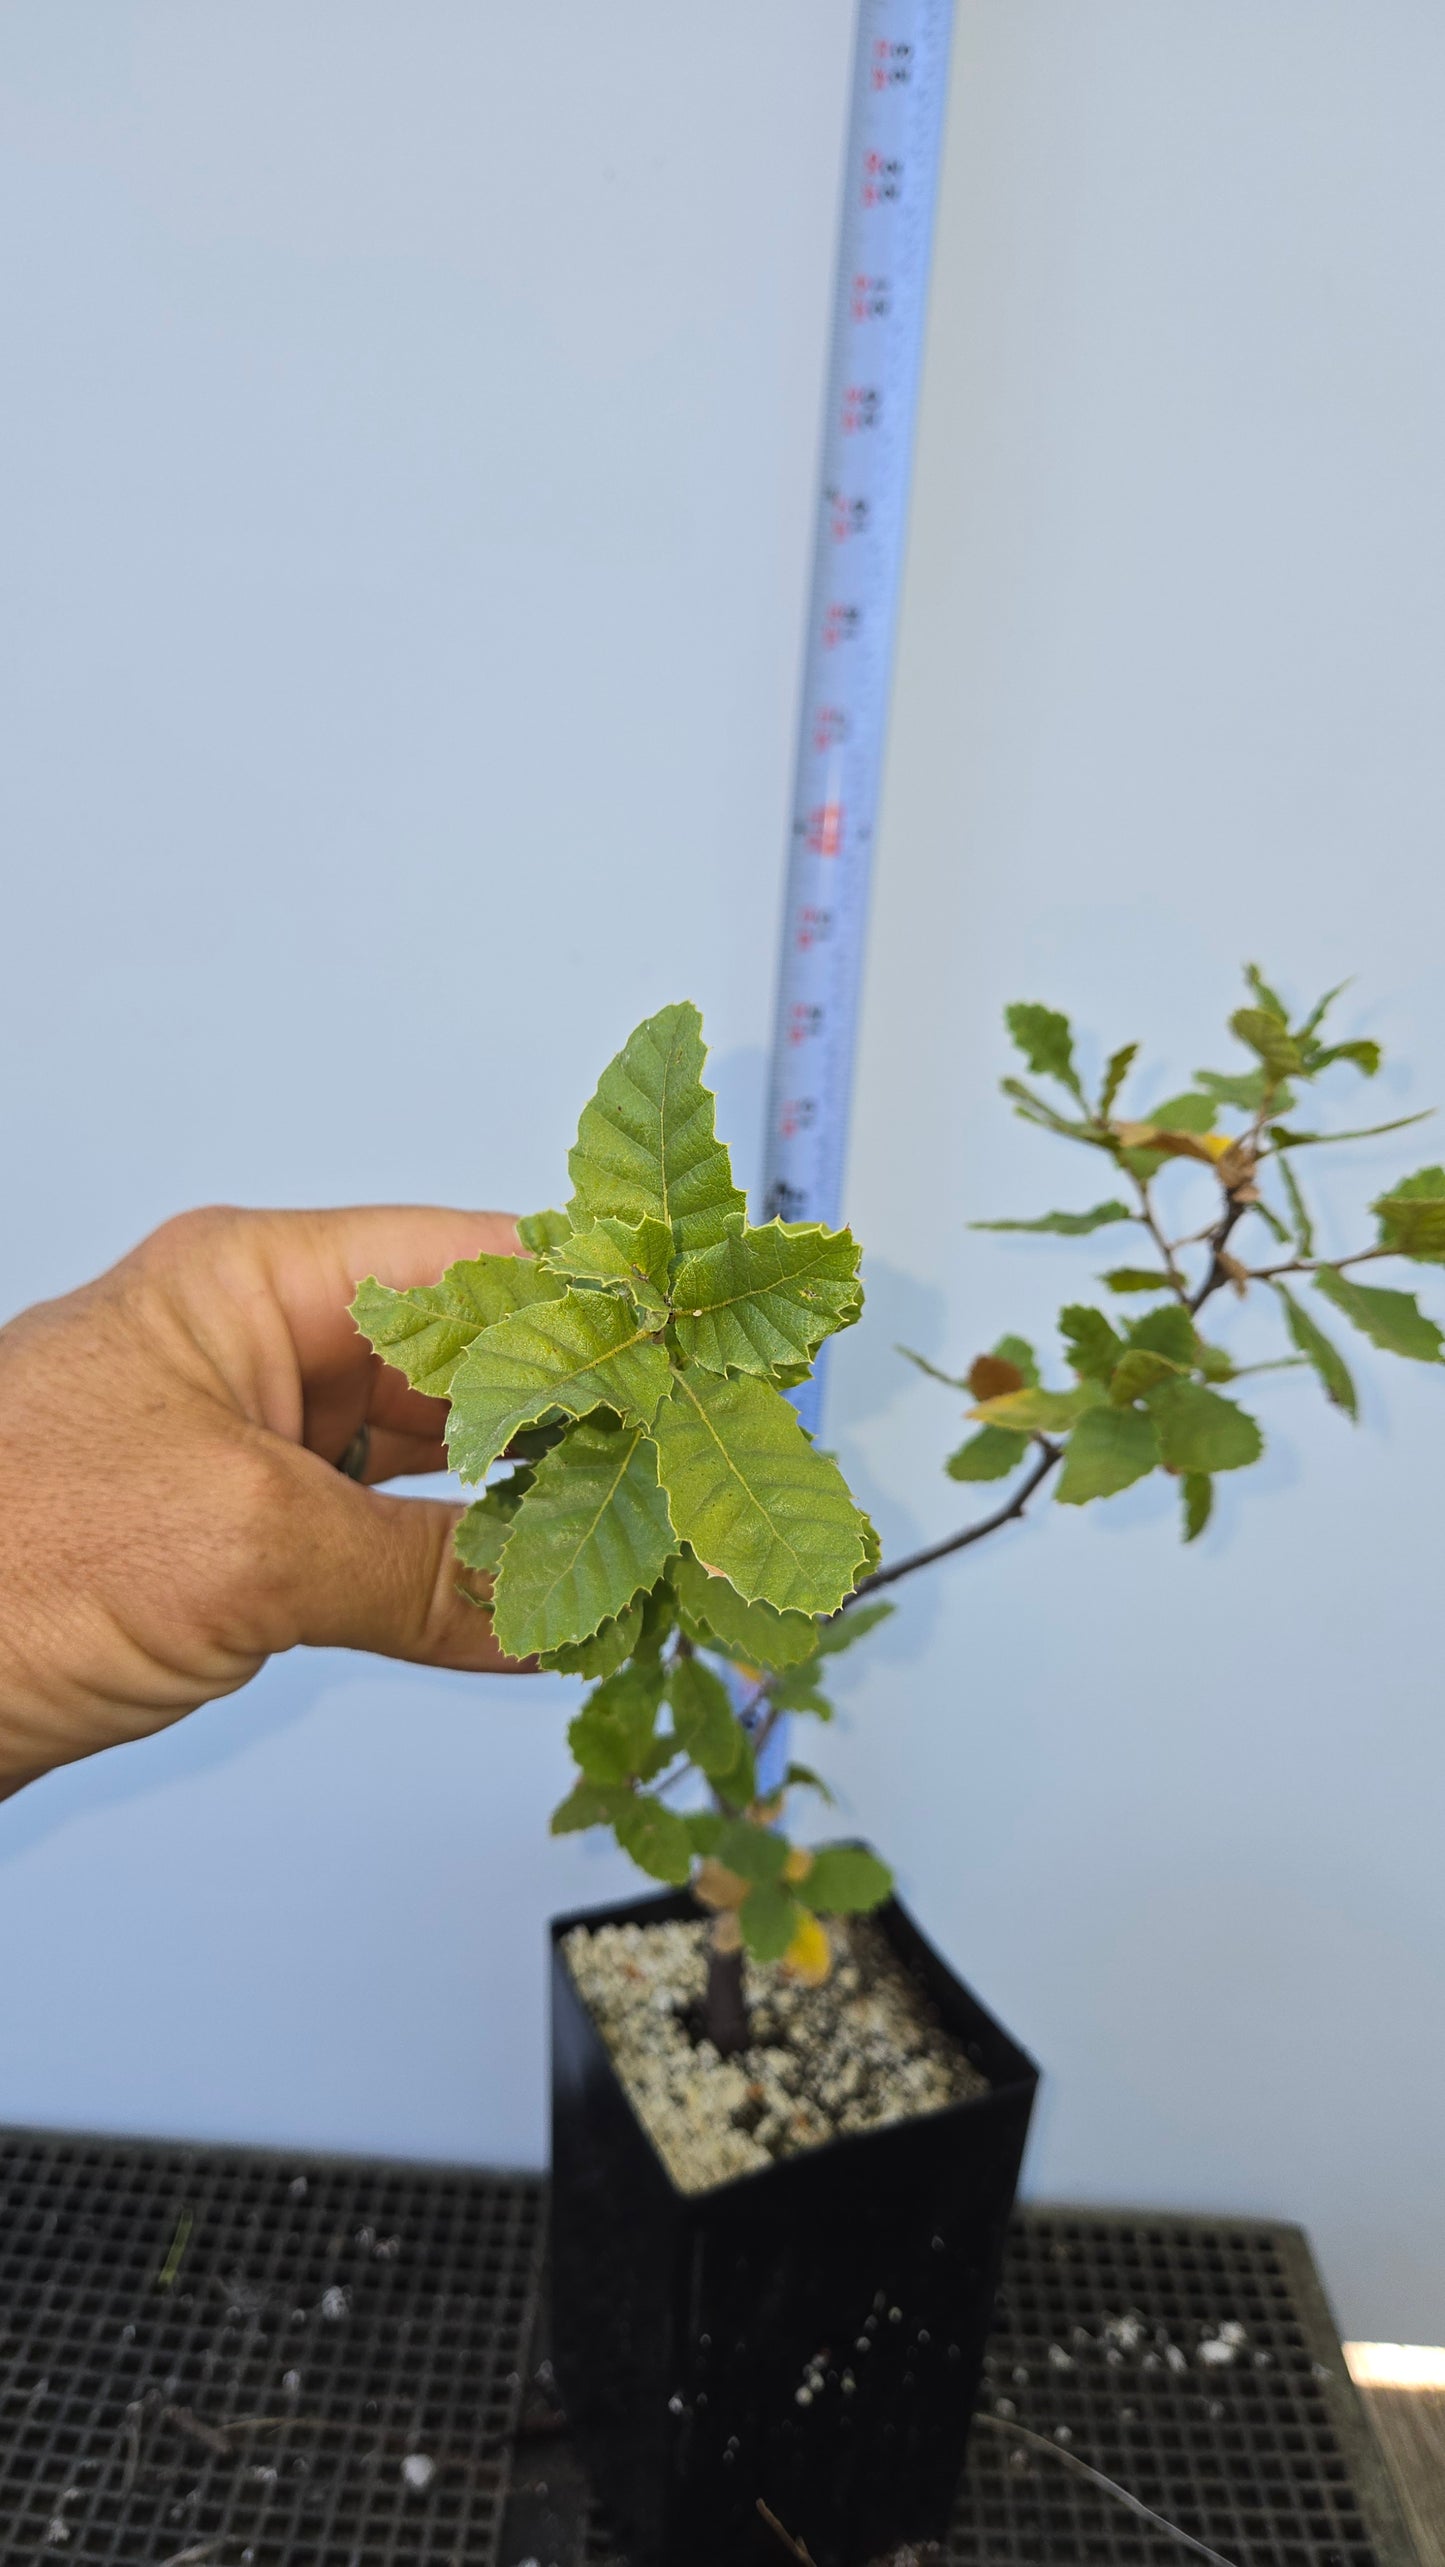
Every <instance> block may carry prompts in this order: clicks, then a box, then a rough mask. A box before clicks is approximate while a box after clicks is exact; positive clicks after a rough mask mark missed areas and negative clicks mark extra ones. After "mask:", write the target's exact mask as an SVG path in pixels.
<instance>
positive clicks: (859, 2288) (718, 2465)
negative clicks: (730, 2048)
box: [552, 1892, 1038, 2567]
mask: <svg viewBox="0 0 1445 2567" xmlns="http://www.w3.org/2000/svg"><path fill="white" fill-rule="evenodd" d="M696 1913H697V1911H696V1909H695V1908H694V1906H693V1903H692V1901H691V1899H690V1898H689V1897H688V1896H687V1894H686V1892H681V1893H664V1894H663V1895H662V1896H661V1897H655V1898H647V1899H642V1900H639V1901H637V1902H635V1903H633V1904H630V1905H627V1906H622V1907H612V1908H600V1909H594V1910H592V1911H590V1912H588V1913H584V1914H582V1915H578V1916H568V1917H561V1918H558V1919H556V1920H555V1921H554V1923H553V1926H552V1944H553V1950H552V2295H553V2296H552V2355H553V2361H554V2364H555V2367H556V2373H557V2380H558V2386H559V2388H560V2391H561V2395H562V2400H563V2403H564V2405H565V2407H566V2410H567V2414H568V2417H569V2420H570V2422H571V2424H572V2427H573V2429H574V2431H575V2433H576V2435H577V2438H578V2441H579V2444H580V2446H581V2450H582V2454H583V2457H584V2460H585V2461H586V2464H587V2467H588V2471H589V2474H590V2477H591V2480H592V2484H593V2487H594V2489H595V2491H596V2493H597V2495H598V2497H599V2499H600V2501H601V2502H602V2504H603V2505H604V2506H605V2507H606V2509H607V2511H608V2512H609V2514H610V2515H611V2516H612V2519H613V2522H614V2525H615V2528H616V2530H617V2532H618V2534H619V2536H620V2538H621V2540H622V2542H623V2545H624V2547H625V2549H626V2552H627V2556H628V2560H629V2567H682V2562H684V2561H685V2562H687V2567H754V2562H756V2567H764V2562H768V2561H771V2562H772V2567H779V2562H780V2561H781V2560H782V2559H783V2558H784V2557H785V2556H786V2550H785V2547H784V2545H783V2543H782V2541H781V2540H780V2538H779V2536H778V2532H777V2531H776V2530H775V2529H773V2528H772V2527H770V2525H769V2522H768V2519H767V2516H768V2514H771V2515H772V2516H773V2517H774V2520H775V2522H776V2523H777V2524H780V2525H782V2526H783V2528H784V2530H785V2531H786V2532H787V2533H788V2534H789V2535H791V2537H792V2539H793V2540H794V2541H795V2542H801V2543H802V2544H803V2545H804V2546H805V2547H806V2549H807V2550H808V2552H809V2554H810V2555H811V2557H812V2558H813V2560H814V2561H815V2562H816V2567H865V2562H867V2561H869V2560H872V2559H874V2558H876V2557H878V2556H880V2555H881V2554H883V2553H886V2552H887V2551H888V2550H890V2549H892V2548H894V2547H896V2546H897V2545H898V2544H899V2543H900V2542H902V2541H907V2540H914V2541H921V2540H931V2539H938V2538H940V2537H941V2536H942V2533H943V2530H944V2527H945V2525H946V2522H947V2519H948V2513H949V2507H950V2504H951V2501H952V2497H953V2494H954V2490H955V2488H956V2486H957V2484H958V2479H959V2476H960V2473H961V2471H962V2467H963V2459H964V2450H965V2445H966V2443H967V2439H968V2428H969V2420H970V2416H971V2413H972V2408H973V2401H974V2395H975V2392H976V2389H977V2385H978V2376H979V2369H980V2365H981V2362H982V2359H983V2349H984V2343H985V2339H986V2337H987V2334H988V2328H989V2318H990V2312H991V2309H992V2304H993V2296H994V2290H995V2286H996V2282H997V2278H998V2269H999V2261H1000V2257H1001V2253H1002V2249H1003V2240H1004V2231H1005V2228H1006V2226H1007V2222H1008V2218H1009V2213H1010V2211H1011V2209H1012V2206H1013V2198H1014V2188H1015V2185H1016V2183H1017V2180H1018V2171H1019V2164H1020V2160H1021V2158H1022V2156H1023V2149H1024V2141H1025V2138H1026V2136H1027V2133H1028V2125H1029V2115H1030V2112H1031V2110H1032V2108H1033V2100H1034V2094H1035V2090H1036V2088H1037V2085H1038V2070H1037V2069H1036V2068H1035V2066H1034V2064H1033V2062H1032V2060H1031V2059H1029V2058H1027V2057H1026V2055H1025V2054H1024V2052H1023V2051H1022V2050H1020V2048H1019V2047H1018V2045H1017V2043H1016V2042H1014V2041H1012V2040H1011V2039H1010V2037H1009V2035H1008V2034H1007V2033H1006V2032H1005V2031H1004V2030H1003V2029H1002V2027H1001V2026H1000V2025H999V2024H997V2023H996V2022H995V2021H994V2019H993V2017H992V2016H991V2015H989V2014H987V2013H986V2012H985V2010H984V2008H983V2007H982V2006H981V2005H980V2004H979V2002H978V2000H977V1998H976V1997H974V1996H972V1995H971V1994H970V1992H969V1990H968V1989H967V1988H965V1987H964V1986H962V1985H961V1983H960V1982H959V1981H958V1980H957V1979H956V1978H955V1977H954V1976H953V1973H952V1972H951V1970H949V1968H948V1967H947V1965H946V1964H945V1963H944V1962H943V1961H942V1960H941V1959H940V1958H939V1956H938V1954H937V1953H936V1952H935V1951H933V1950H932V1948H931V1946H930V1945H929V1944H928V1943H926V1942H925V1940H924V1938H923V1936H922V1935H921V1934H920V1933H919V1931H918V1928H917V1927H916V1925H914V1924H913V1922H912V1920H911V1918H909V1917H908V1916H907V1915H906V1914H905V1912H904V1910H903V1909H902V1908H901V1907H900V1906H899V1905H898V1904H897V1903H896V1902H891V1903H890V1904H889V1905H888V1906H887V1907H886V1908H883V1909H881V1910H880V1911H879V1916H878V1922H879V1923H880V1924H881V1925H882V1927H883V1930H884V1932H885V1933H886V1934H887V1936H888V1939H889V1942H890V1943H891V1944H892V1946H893V1949H894V1951H895V1952H896V1953H897V1954H898V1955H899V1957H900V1958H901V1959H902V1960H903V1961H904V1962H905V1963H906V1964H907V1966H908V1967H909V1968H910V1969H911V1970H912V1971H913V1972H914V1974H915V1976H916V1977H917V1978H918V1980H919V1981H920V1982H921V1984H922V1985H923V1987H924V1988H925V1989H926V1990H927V1992H928V1994H929V1996H930V1997H931V1998H932V2000H933V2002H934V2004H935V2005H936V2006H937V2008H938V2011H939V2013H940V2015H941V2016H942V2018H943V2020H944V2022H945V2023H946V2024H947V2025H948V2026H949V2028H950V2030H951V2031H952V2032H953V2033H954V2034H955V2035H956V2037H957V2038H958V2039H959V2040H960V2041H961V2042H962V2044H963V2046H964V2048H965V2049H966V2051H967V2053H968V2055H969V2057H970V2058H971V2059H972V2060H973V2061H974V2062H975V2064H976V2065H977V2066H978V2067H980V2068H981V2069H982V2070H983V2072H984V2074H985V2076H986V2077H987V2078H988V2079H989V2086H990V2091H989V2092H988V2093H987V2094H985V2095H981V2096H979V2097H977V2098H976V2099H975V2100H973V2101H971V2102H967V2103H959V2104H952V2105H949V2106H948V2107H947V2108H946V2109H944V2110H942V2111H939V2112H931V2113H927V2114H923V2115H920V2116H919V2117H918V2118H916V2119H915V2120H912V2121H908V2122H899V2123H896V2124H894V2125H892V2126H890V2127H888V2128H886V2129H882V2130H874V2131H867V2132H863V2133H860V2134H859V2135H858V2136H856V2137H852V2138H847V2139H839V2140H834V2141H832V2142H830V2143H829V2144H828V2145H827V2146H826V2147H822V2148H813V2149H809V2150H806V2151H804V2152H803V2153H801V2154H799V2155H798V2156H796V2157H790V2158H784V2159H783V2160H781V2161H780V2162H779V2163H777V2164H775V2165H772V2166H769V2167H766V2168H763V2169H762V2170H760V2171H759V2172H758V2173H756V2174H750V2175H745V2176H741V2177H739V2178H737V2179H736V2180H735V2181H734V2182H732V2183H728V2184H721V2185H718V2186H717V2187H715V2188H714V2189H713V2190H712V2191H710V2192H706V2193H683V2192H679V2190H678V2189H677V2187H676V2186H675V2184H674V2183H673V2181H672V2179H671V2177H670V2175H669V2174H668V2172H667V2170H666V2168H665V2166H664V2165H663V2163H662V2160H661V2158H660V2157H659V2155H658V2153H657V2150H656V2149H655V2147H654V2146H653V2143H652V2141H651V2140H650V2138H649V2137H648V2135H647V2133H646V2131H645V2130H644V2129H643V2127H642V2125H641V2123H640V2122H639V2121H638V2119H637V2117H636V2115H635V2114H634V2112H633V2110H632V2106H631V2104H630V2103H629V2102H628V2099H627V2097H626V2095H625V2093H624V2091H623V2089H622V2086H621V2084H620V2082H619V2079H618V2077H617V2073H616V2071H615V2069H614V2067H613V2064H612V2061H611V2058H610V2056H609V2054H608V2052H607V2050H606V2048H605V2046H604V2044H603V2041H602V2038H601V2035H600V2033H599V2032H598V2029H597V2026H596V2024H595V2023H594V2021H593V2019H592V2017H591V2015H590V2014H589V2012H588V2011H587V2008H586V2007H585V2005H584V2004H583V2002H582V1999H581V1997H580V1995H579V1993H578V1990H577V1987H576V1984H575V1982H574V1980H573V1977H572V1974H571V1971H570V1969H569V1967H568V1964H567V1960H566V1956H565V1954H564V1952H563V1950H562V1949H561V1945H562V1938H563V1937H564V1936H565V1935H566V1934H568V1933H570V1932H571V1930H572V1929H573V1927H574V1926H577V1925H585V1926H593V1927H595V1926H598V1925H622V1924H643V1925H645V1924H648V1923H656V1922H661V1921H662V1920H664V1919H666V1918H671V1917H685V1916H691V1915H694V1914H696ZM820 2374H821V2381H822V2385H821V2386H819V2385H817V2382H818V2379H819V2375H820ZM850 2383H851V2386H850V2385H849V2384H850ZM763 2508H766V2512H765V2511H764V2510H763Z"/></svg>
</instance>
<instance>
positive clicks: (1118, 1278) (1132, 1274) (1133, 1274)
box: [1099, 1266, 1174, 1292]
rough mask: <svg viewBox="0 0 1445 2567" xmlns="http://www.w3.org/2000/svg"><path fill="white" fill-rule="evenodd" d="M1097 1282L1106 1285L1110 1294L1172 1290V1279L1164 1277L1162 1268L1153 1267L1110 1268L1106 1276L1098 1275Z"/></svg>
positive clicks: (1167, 1276)
mask: <svg viewBox="0 0 1445 2567" xmlns="http://www.w3.org/2000/svg"><path fill="white" fill-rule="evenodd" d="M1099 1281H1100V1283H1101V1284H1105V1285H1107V1287H1108V1289H1109V1291H1110V1292H1172V1291H1173V1290H1174V1283H1173V1278H1172V1276H1169V1275H1166V1273H1165V1272H1164V1269H1163V1267H1162V1266H1160V1267H1158V1268H1157V1269H1156V1268H1155V1267H1153V1266H1111V1267H1110V1269H1109V1271H1108V1273H1107V1274H1106V1275H1100V1277H1099Z"/></svg>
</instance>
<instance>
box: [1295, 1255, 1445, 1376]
mask: <svg viewBox="0 0 1445 2567" xmlns="http://www.w3.org/2000/svg"><path fill="white" fill-rule="evenodd" d="M1315 1290H1316V1291H1317V1292H1322V1293H1323V1294H1324V1297H1325V1299H1326V1301H1332V1302H1333V1303H1334V1305H1335V1308H1336V1310H1340V1311H1343V1312H1344V1315H1345V1317H1346V1319H1348V1320H1349V1322H1350V1324H1351V1326H1352V1327H1354V1328H1358V1329H1359V1330H1360V1332H1361V1335H1362V1336H1365V1337H1368V1338H1369V1340H1370V1343H1371V1345H1372V1346H1379V1347H1382V1348H1383V1350H1384V1352H1385V1353H1386V1354H1387V1355H1408V1356H1409V1357H1411V1359H1412V1360H1413V1361H1414V1362H1415V1363H1417V1364H1438V1363H1439V1362H1440V1360H1441V1355H1440V1349H1441V1346H1442V1344H1445V1338H1442V1336H1441V1333H1440V1330H1439V1329H1438V1328H1437V1327H1436V1325H1435V1322H1434V1320H1433V1319H1427V1318H1426V1316H1425V1313H1424V1311H1423V1310H1422V1309H1421V1308H1420V1305H1419V1303H1418V1302H1417V1301H1416V1299H1415V1296H1414V1294H1413V1293H1412V1292H1381V1291H1380V1290H1379V1289H1378V1287H1377V1286H1376V1285H1374V1284H1357V1283H1351V1281H1350V1279H1349V1277H1348V1275H1342V1274H1341V1273H1340V1270H1339V1268H1338V1266H1321V1267H1320V1268H1319V1269H1318V1270H1317V1272H1316V1275H1315Z"/></svg>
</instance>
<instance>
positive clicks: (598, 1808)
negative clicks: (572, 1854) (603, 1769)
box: [552, 1774, 628, 1836]
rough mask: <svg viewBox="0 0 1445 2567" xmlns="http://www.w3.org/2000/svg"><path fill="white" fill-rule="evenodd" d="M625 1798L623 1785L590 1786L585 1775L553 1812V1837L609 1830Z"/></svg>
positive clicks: (604, 1784)
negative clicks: (596, 1829) (586, 1828)
mask: <svg viewBox="0 0 1445 2567" xmlns="http://www.w3.org/2000/svg"><path fill="white" fill-rule="evenodd" d="M627 1798H628V1792H627V1786H626V1784H625V1783H593V1782H589V1781H588V1779H587V1777H586V1775H585V1774H584V1775H582V1776H580V1777H579V1779H578V1780H577V1781H576V1782H575V1783H574V1784H573V1786H572V1789H571V1790H570V1792H569V1793H568V1794H567V1797H566V1799H565V1800H564V1801H559V1802H558V1804H557V1807H556V1808H555V1809H554V1810H553V1812H552V1834H553V1835H554V1836H576V1835H580V1833H581V1831H582V1829H583V1828H584V1827H611V1826H612V1825H613V1824H614V1822H615V1820H616V1817H617V1813H618V1811H619V1810H620V1809H621V1808H622V1807H623V1805H624V1803H625V1802H626V1800H627Z"/></svg>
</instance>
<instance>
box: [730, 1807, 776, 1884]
mask: <svg viewBox="0 0 1445 2567" xmlns="http://www.w3.org/2000/svg"><path fill="white" fill-rule="evenodd" d="M713 1852H714V1854H715V1855H716V1856H717V1859H718V1861H719V1862H720V1863H721V1864H722V1866H723V1868H724V1870H726V1871H729V1872H735V1873H736V1875H737V1877H738V1879H739V1880H740V1881H777V1880H781V1878H782V1874H783V1866H784V1864H785V1863H786V1862H787V1859H788V1840H787V1838H786V1837H785V1836H780V1835H779V1834H778V1832H777V1830H776V1828H772V1827H759V1825H758V1824H757V1821H756V1820H755V1819H752V1818H730V1819H729V1820H728V1821H727V1822H726V1824H725V1825H724V1826H723V1827H722V1828H720V1829H719V1831H718V1835H717V1838H716V1841H715V1843H714V1845H713Z"/></svg>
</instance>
